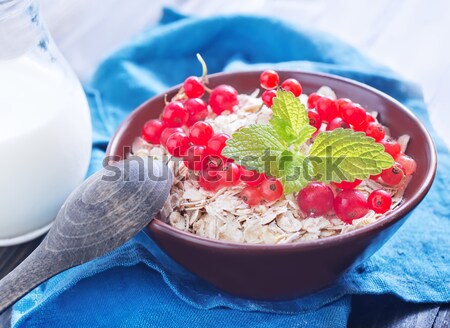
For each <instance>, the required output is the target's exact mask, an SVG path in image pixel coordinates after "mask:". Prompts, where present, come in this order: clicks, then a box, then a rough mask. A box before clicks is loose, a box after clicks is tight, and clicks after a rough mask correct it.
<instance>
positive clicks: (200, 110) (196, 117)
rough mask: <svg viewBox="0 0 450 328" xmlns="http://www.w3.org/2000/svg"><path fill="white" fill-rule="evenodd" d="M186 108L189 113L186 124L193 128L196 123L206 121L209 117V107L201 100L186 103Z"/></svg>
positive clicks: (191, 100) (195, 99)
mask: <svg viewBox="0 0 450 328" xmlns="http://www.w3.org/2000/svg"><path fill="white" fill-rule="evenodd" d="M184 108H186V109H187V111H188V112H189V119H188V121H187V123H186V125H187V126H191V125H192V124H194V123H195V122H198V121H201V120H204V119H205V118H206V117H207V116H208V105H207V104H206V103H205V101H204V100H202V99H200V98H192V99H188V100H186V101H185V102H184Z"/></svg>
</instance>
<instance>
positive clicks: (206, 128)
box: [189, 121, 214, 146]
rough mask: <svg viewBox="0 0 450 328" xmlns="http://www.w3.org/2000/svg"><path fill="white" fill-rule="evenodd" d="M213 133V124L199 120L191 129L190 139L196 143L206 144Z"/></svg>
mask: <svg viewBox="0 0 450 328" xmlns="http://www.w3.org/2000/svg"><path fill="white" fill-rule="evenodd" d="M213 134H214V130H213V127H212V126H211V124H209V123H206V122H204V121H199V122H197V123H195V124H194V125H193V126H191V129H190V130H189V140H190V141H191V142H192V143H193V144H194V145H199V146H206V145H207V144H208V140H209V139H211V137H212V136H213Z"/></svg>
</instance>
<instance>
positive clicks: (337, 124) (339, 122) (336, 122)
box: [327, 117, 350, 131]
mask: <svg viewBox="0 0 450 328" xmlns="http://www.w3.org/2000/svg"><path fill="white" fill-rule="evenodd" d="M338 128H342V129H349V128H350V125H348V123H347V122H344V120H343V119H342V118H340V117H335V118H333V119H332V120H331V121H330V122H329V123H328V124H327V131H332V130H334V129H338Z"/></svg>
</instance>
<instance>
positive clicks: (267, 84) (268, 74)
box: [259, 70, 280, 90]
mask: <svg viewBox="0 0 450 328" xmlns="http://www.w3.org/2000/svg"><path fill="white" fill-rule="evenodd" d="M259 81H260V83H261V87H263V88H264V89H266V90H271V89H275V88H276V87H277V86H278V83H279V82H280V78H279V77H278V73H277V72H275V71H272V70H267V71H264V72H262V73H261V75H260V77H259Z"/></svg>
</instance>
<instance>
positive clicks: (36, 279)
mask: <svg viewBox="0 0 450 328" xmlns="http://www.w3.org/2000/svg"><path fill="white" fill-rule="evenodd" d="M39 253H40V247H38V248H37V249H36V250H35V251H34V252H33V253H31V254H30V255H29V256H28V257H27V258H26V259H25V260H24V261H23V262H22V263H21V264H19V265H18V266H17V267H16V268H15V269H14V270H13V271H11V272H10V273H9V274H8V275H6V276H5V277H4V278H3V279H2V280H0V314H2V313H3V312H4V311H5V310H6V309H8V308H9V307H10V306H11V305H13V304H14V303H15V302H16V301H18V300H19V299H21V298H22V297H23V296H24V295H25V294H27V293H28V292H29V291H30V290H32V289H33V288H35V287H36V286H38V285H39V284H40V283H42V282H44V281H46V280H48V279H49V278H51V277H53V276H54V275H55V274H57V273H59V272H61V271H63V269H62V268H57V267H49V266H47V265H46V263H48V262H47V261H45V260H44V261H43V260H42V255H44V254H40V255H41V256H37V255H39ZM37 259H39V260H37Z"/></svg>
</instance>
